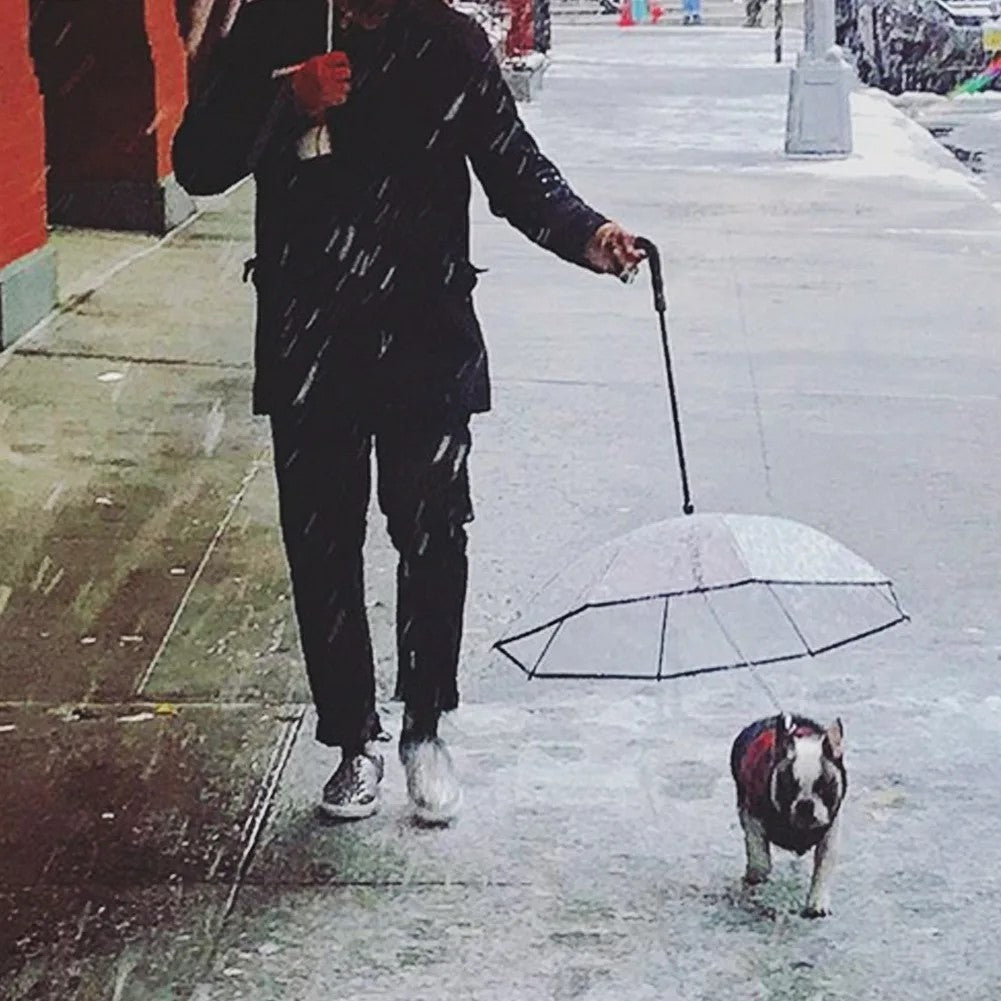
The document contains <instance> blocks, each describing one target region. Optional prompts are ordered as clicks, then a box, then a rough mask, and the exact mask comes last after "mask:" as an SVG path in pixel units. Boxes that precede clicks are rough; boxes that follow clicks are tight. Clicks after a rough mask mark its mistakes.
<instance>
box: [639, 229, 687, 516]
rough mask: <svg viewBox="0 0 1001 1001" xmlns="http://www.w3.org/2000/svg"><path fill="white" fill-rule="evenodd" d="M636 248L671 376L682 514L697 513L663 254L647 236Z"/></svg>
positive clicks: (670, 384) (670, 394) (669, 377)
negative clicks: (644, 266)
mask: <svg viewBox="0 0 1001 1001" xmlns="http://www.w3.org/2000/svg"><path fill="white" fill-rule="evenodd" d="M636 246H637V248H638V249H639V250H642V251H643V253H644V254H646V258H647V261H648V262H649V264H650V281H651V284H652V285H653V308H654V309H655V310H656V311H657V316H658V318H659V320H660V343H661V346H662V347H663V348H664V370H665V371H666V373H667V392H668V396H669V397H670V400H671V419H672V421H673V422H674V444H675V447H676V448H677V450H678V470H679V472H680V473H681V497H682V507H681V509H682V511H683V512H684V513H685V514H693V513H694V512H695V505H694V504H693V503H692V492H691V489H690V487H689V485H688V464H687V463H686V462H685V443H684V440H683V438H682V435H681V414H680V412H679V410H678V393H677V390H676V388H675V385H674V370H673V368H672V367H671V347H670V343H669V341H668V337H667V297H666V296H665V294H664V271H663V269H662V268H661V264H660V251H659V250H657V247H656V245H655V244H653V243H652V242H651V241H650V240H647V239H646V238H645V237H638V238H637V240H636Z"/></svg>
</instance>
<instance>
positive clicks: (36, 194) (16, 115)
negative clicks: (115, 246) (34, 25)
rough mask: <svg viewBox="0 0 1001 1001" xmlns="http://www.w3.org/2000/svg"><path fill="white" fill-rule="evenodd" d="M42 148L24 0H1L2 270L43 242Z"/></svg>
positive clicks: (42, 131) (39, 106)
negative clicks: (29, 54)
mask: <svg viewBox="0 0 1001 1001" xmlns="http://www.w3.org/2000/svg"><path fill="white" fill-rule="evenodd" d="M44 148H45V127H44V125H43V122H42V98H41V94H40V93H39V87H38V81H37V79H36V78H35V73H34V68H33V67H32V64H31V59H30V57H29V56H28V0H0V267H4V266H5V265H7V264H10V262H11V261H14V260H16V259H17V258H18V257H23V256H24V255H25V254H28V253H30V252H31V251H33V250H37V249H38V248H39V247H41V246H42V245H43V244H44V243H45V239H46V232H45V154H44Z"/></svg>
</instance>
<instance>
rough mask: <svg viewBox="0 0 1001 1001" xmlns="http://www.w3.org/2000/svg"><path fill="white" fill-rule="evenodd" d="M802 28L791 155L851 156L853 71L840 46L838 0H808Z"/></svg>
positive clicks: (789, 128) (792, 98) (792, 90)
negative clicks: (836, 19) (836, 22)
mask: <svg viewBox="0 0 1001 1001" xmlns="http://www.w3.org/2000/svg"><path fill="white" fill-rule="evenodd" d="M803 29H804V35H805V39H804V50H803V52H801V53H800V54H799V56H798V58H797V60H796V66H795V67H794V68H793V70H792V72H791V73H790V74H789V105H788V111H787V114H786V143H785V148H786V153H788V154H790V155H794V156H848V155H849V154H850V153H851V151H852V118H851V106H850V101H849V98H850V94H851V89H852V83H853V74H852V71H851V67H850V66H849V65H848V63H847V62H845V59H844V56H842V54H841V49H839V48H838V46H837V45H835V32H834V0H806V4H805V6H804V8H803Z"/></svg>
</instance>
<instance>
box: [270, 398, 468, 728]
mask: <svg viewBox="0 0 1001 1001" xmlns="http://www.w3.org/2000/svg"><path fill="white" fill-rule="evenodd" d="M271 429H272V439H273V443H274V459H275V472H276V477H277V481H278V496H279V511H280V517H281V527H282V538H283V541H284V543H285V551H286V555H287V557H288V563H289V569H290V572H291V577H292V591H293V597H294V601H295V611H296V618H297V620H298V623H299V636H300V642H301V644H302V650H303V654H304V657H305V660H306V671H307V674H308V676H309V684H310V689H311V691H312V695H313V701H314V702H315V704H316V710H317V714H318V723H317V730H316V739H317V740H318V741H320V743H322V744H327V745H330V746H345V745H348V746H354V745H357V744H358V743H360V742H362V741H365V740H370V739H372V738H373V737H375V736H376V735H377V734H378V733H379V732H380V729H381V727H380V722H379V717H378V714H377V712H376V708H375V663H374V659H373V656H372V643H371V639H370V635H369V624H368V618H367V615H366V612H365V588H364V567H363V554H362V548H363V544H364V541H365V530H366V521H367V514H368V506H369V498H370V493H371V453H372V445H373V442H374V444H375V453H376V460H377V466H378V500H379V507H380V509H381V510H382V513H383V514H384V515H385V517H386V519H387V527H388V530H389V535H390V538H391V539H392V542H393V545H394V546H395V548H396V550H397V552H398V553H399V563H398V566H397V607H396V620H397V629H396V642H397V654H398V658H399V661H398V670H399V675H398V679H397V692H398V694H400V695H401V696H402V698H403V701H404V703H405V704H406V707H407V709H408V710H410V711H411V712H413V713H414V714H416V715H421V716H426V715H430V714H434V713H438V712H445V711H448V710H451V709H454V708H455V707H456V706H457V705H458V700H459V694H458V686H457V681H456V675H457V671H458V663H459V647H460V642H461V637H462V618H463V609H464V605H465V598H466V584H467V576H468V564H467V558H466V531H465V528H464V526H465V525H466V524H467V523H468V522H470V521H471V520H472V517H473V511H472V503H471V500H470V495H469V476H468V470H467V465H466V462H467V457H468V454H469V449H470V444H471V439H470V433H469V421H468V418H461V419H454V418H453V419H449V420H447V421H432V420H427V419H424V420H421V419H413V418H410V419H402V418H396V419H391V418H388V417H386V418H380V419H379V420H376V421H355V420H352V419H349V418H347V417H345V416H344V415H343V414H336V413H330V412H324V410H323V409H322V408H317V407H315V406H310V405H308V404H307V405H306V406H304V407H292V408H290V409H289V410H287V411H284V412H282V413H280V414H277V415H272V417H271Z"/></svg>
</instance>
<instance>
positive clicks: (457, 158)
mask: <svg viewBox="0 0 1001 1001" xmlns="http://www.w3.org/2000/svg"><path fill="white" fill-rule="evenodd" d="M326 43H327V3H326V0H250V2H246V3H245V4H244V8H243V10H242V11H241V13H240V15H239V17H238V18H237V21H236V24H235V25H234V27H233V30H232V32H231V34H230V36H229V37H228V38H227V39H226V40H225V41H224V42H223V43H221V45H220V48H219V49H218V50H217V52H216V53H215V55H214V57H213V59H212V62H211V65H210V67H209V69H208V73H207V76H206V79H205V82H204V85H203V86H202V87H201V88H200V90H199V93H198V94H197V96H196V97H195V98H194V99H193V100H192V101H191V103H190V104H189V106H188V108H187V110H186V112H185V115H184V120H183V122H182V124H181V127H180V129H179V131H178V133H177V135H176V137H175V139H174V169H175V172H176V176H177V179H178V181H179V182H180V183H181V185H182V186H183V187H185V188H186V189H187V190H188V191H189V192H191V193H192V194H214V193H218V192H221V191H224V190H225V189H226V188H228V187H230V186H231V185H232V184H234V183H235V182H237V181H238V180H240V179H241V178H242V177H244V176H246V175H247V174H248V173H250V172H252V173H253V174H254V176H255V179H256V184H257V207H256V224H255V235H256V248H257V249H256V253H257V256H256V265H255V268H254V281H255V284H256V287H257V299H258V316H257V341H256V348H255V362H256V378H255V386H254V410H255V412H257V413H274V412H275V411H276V410H280V409H282V408H284V407H286V406H288V405H289V404H290V403H293V402H294V401H296V400H300V401H301V400H302V399H304V398H305V396H306V395H307V394H312V393H316V392H322V393H323V394H324V397H325V398H327V399H329V400H331V401H333V402H335V403H336V404H337V405H342V404H343V405H344V406H346V407H350V408H352V409H353V410H355V411H359V410H363V411H365V412H368V411H372V410H373V409H374V410H377V411H385V410H397V411H401V412H404V413H407V414H412V415H414V416H416V415H417V414H421V413H424V414H427V413H431V412H437V411H445V412H448V413H451V414H459V415H463V414H464V415H468V414H469V413H475V412H477V411H483V410H487V409H489V406H490V390H489V381H488V375H487V360H486V351H485V348H484V344H483V338H482V334H481V332H480V327H479V323H478V321H477V319H476V315H475V312H474V309H473V303H472V297H471V294H472V290H473V286H474V285H475V284H476V275H477V271H476V269H475V268H474V267H473V266H472V265H471V263H470V260H469V197H470V178H469V171H468V168H467V161H468V162H469V163H471V164H472V167H473V170H474V171H475V173H476V175H477V177H478V178H479V180H480V182H481V183H482V185H483V187H484V190H485V191H486V193H487V196H488V198H489V201H490V207H491V210H492V211H493V212H494V213H495V214H496V215H498V216H501V217H503V218H505V219H507V220H508V221H509V222H511V223H512V224H513V225H514V226H516V227H517V228H518V229H519V230H521V231H522V232H523V233H524V234H525V235H526V236H528V237H529V238H530V239H532V240H534V241H535V242H536V243H538V244H540V245H541V246H543V247H545V248H546V249H548V250H551V251H553V252H554V253H556V254H559V255H560V256H561V257H563V258H565V259H566V260H568V261H571V262H573V263H576V264H580V265H583V266H587V265H586V262H585V260H584V249H585V246H586V244H587V242H588V240H589V238H590V237H591V235H592V234H593V233H594V231H595V230H596V229H597V228H598V227H599V226H600V225H601V224H602V223H603V222H605V218H604V217H603V216H601V215H599V214H598V213H596V212H594V211H593V210H592V209H591V208H589V207H588V206H587V205H586V204H585V203H584V202H583V201H581V199H580V198H578V197H577V195H575V194H574V192H573V191H572V190H571V189H570V187H569V186H568V185H567V183H566V181H565V180H564V179H563V177H562V176H561V175H560V173H559V171H558V170H557V169H556V167H555V166H554V165H553V164H552V163H550V161H549V160H547V159H546V158H545V157H544V156H543V155H542V154H541V153H540V152H539V149H538V147H537V146H536V144H535V142H534V140H533V139H532V137H531V136H530V135H529V133H528V131H527V130H526V129H525V126H524V125H523V123H522V122H521V120H520V118H519V117H518V112H517V109H516V106H515V102H514V99H513V97H512V95H511V93H510V90H509V89H508V87H507V85H506V83H505V82H504V80H503V77H502V75H501V71H500V68H499V66H498V64H497V61H496V59H495V58H494V55H493V53H492V51H491V48H490V44H489V42H488V39H487V36H486V34H485V33H484V32H483V30H482V29H481V28H480V27H479V26H478V25H477V24H476V23H475V22H474V21H472V20H471V19H469V18H467V17H465V16H464V15H462V14H459V13H456V12H455V11H453V10H451V9H450V8H449V7H448V6H447V5H446V4H445V3H444V2H443V0H399V3H398V5H397V7H396V8H395V10H394V11H393V13H392V14H391V16H390V18H389V20H388V21H387V23H386V24H385V26H384V27H383V28H382V29H380V30H378V31H375V32H365V31H362V30H360V29H352V30H350V31H347V32H343V33H339V34H337V35H335V39H334V47H335V48H338V49H343V50H346V51H347V52H348V54H349V56H350V59H351V64H352V73H353V78H352V91H351V95H350V97H349V99H348V101H347V103H346V104H345V105H343V106H342V107H339V108H335V109H332V110H331V111H330V112H329V113H328V117H327V122H328V125H329V127H330V131H331V135H332V137H333V153H332V154H331V155H329V156H324V157H320V158H317V159H313V160H299V158H298V157H297V155H296V153H295V144H296V141H297V140H298V138H299V137H300V136H301V135H302V133H303V132H304V131H305V130H306V128H307V126H308V124H309V123H308V122H306V121H305V120H304V119H302V118H301V117H300V116H299V114H298V112H297V111H296V109H295V106H294V102H293V99H292V95H291V91H290V88H289V84H288V80H287V78H284V79H282V78H279V79H274V78H273V76H272V72H273V70H275V69H276V68H279V67H283V66H290V65H293V64H296V63H299V62H301V61H303V60H304V59H306V58H308V57H309V56H312V55H316V54H317V53H321V52H323V51H325V50H326Z"/></svg>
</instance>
